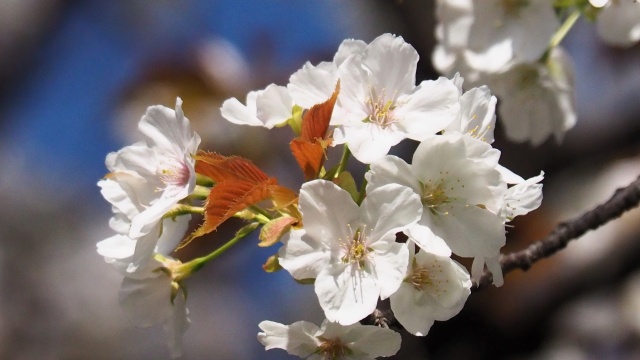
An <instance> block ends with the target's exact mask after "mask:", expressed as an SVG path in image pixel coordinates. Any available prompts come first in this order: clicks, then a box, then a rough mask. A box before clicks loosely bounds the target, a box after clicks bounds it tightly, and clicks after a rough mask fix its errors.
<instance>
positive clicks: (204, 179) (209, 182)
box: [196, 173, 215, 188]
mask: <svg viewBox="0 0 640 360" xmlns="http://www.w3.org/2000/svg"><path fill="white" fill-rule="evenodd" d="M196 184H197V185H202V186H206V187H209V188H210V187H212V186H213V184H215V182H214V181H213V179H211V178H210V177H208V176H205V175H202V174H198V173H196Z"/></svg>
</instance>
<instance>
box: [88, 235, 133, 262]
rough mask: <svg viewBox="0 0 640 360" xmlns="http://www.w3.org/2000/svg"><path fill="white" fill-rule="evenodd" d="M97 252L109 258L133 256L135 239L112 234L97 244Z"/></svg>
mask: <svg viewBox="0 0 640 360" xmlns="http://www.w3.org/2000/svg"><path fill="white" fill-rule="evenodd" d="M97 247H98V254H100V255H102V256H104V257H106V258H110V259H126V258H128V257H130V256H133V253H134V251H135V248H136V241H135V240H133V239H131V238H130V237H128V236H124V235H114V236H112V237H110V238H107V239H104V240H102V241H100V242H98V244H97Z"/></svg>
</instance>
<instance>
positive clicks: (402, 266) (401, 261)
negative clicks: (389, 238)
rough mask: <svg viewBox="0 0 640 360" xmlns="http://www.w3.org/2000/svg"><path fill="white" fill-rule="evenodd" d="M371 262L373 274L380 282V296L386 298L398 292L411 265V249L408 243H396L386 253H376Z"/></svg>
mask: <svg viewBox="0 0 640 360" xmlns="http://www.w3.org/2000/svg"><path fill="white" fill-rule="evenodd" d="M375 250H377V249H375ZM371 262H372V268H373V274H375V276H376V278H377V282H378V283H379V284H380V298H381V299H382V300H384V299H386V298H388V297H389V296H391V294H393V293H394V292H396V290H398V287H400V284H402V280H404V276H405V274H406V272H407V267H408V266H409V249H408V247H407V245H406V244H398V243H394V244H392V245H391V246H390V247H389V248H388V249H387V250H386V251H385V252H384V253H376V256H375V259H372V261H371Z"/></svg>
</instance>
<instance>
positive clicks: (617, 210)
mask: <svg viewBox="0 0 640 360" xmlns="http://www.w3.org/2000/svg"><path fill="white" fill-rule="evenodd" d="M638 204H640V177H639V178H637V179H636V180H635V181H634V182H632V183H631V184H629V185H628V186H627V187H624V188H619V189H617V190H616V191H615V193H614V194H613V196H612V197H611V198H610V199H609V200H607V201H606V202H604V203H603V204H600V205H598V206H596V207H595V208H593V209H592V210H589V211H587V212H586V213H584V214H582V215H580V216H578V217H577V218H575V219H573V220H569V221H565V222H562V223H560V224H559V225H558V226H556V228H555V229H554V230H553V231H552V232H551V234H549V236H547V237H546V238H544V239H542V240H538V241H536V242H534V243H533V244H531V245H529V247H527V248H526V249H524V250H521V251H517V252H513V253H510V254H505V255H503V256H502V257H501V259H500V265H501V266H502V272H503V273H504V274H506V273H508V272H511V271H513V270H515V269H522V270H524V271H527V270H528V269H529V268H530V267H531V265H533V264H534V263H535V262H537V261H538V260H540V259H542V258H546V257H549V256H551V255H553V254H555V253H557V252H558V251H560V250H561V249H563V248H565V247H566V246H567V244H568V243H569V242H570V241H571V240H575V239H577V238H579V237H580V236H582V235H584V234H585V233H587V232H588V231H591V230H595V229H597V228H599V227H600V226H602V225H604V224H606V223H608V222H609V221H611V220H614V219H616V218H618V217H620V216H621V215H622V214H623V213H625V212H626V211H628V210H631V209H633V208H635V207H637V206H638ZM492 280H493V277H492V276H491V274H490V273H488V272H485V273H484V275H483V276H482V278H481V279H480V281H479V282H478V284H477V286H476V287H475V288H474V290H480V289H483V288H485V287H487V286H488V285H490V284H491V282H492Z"/></svg>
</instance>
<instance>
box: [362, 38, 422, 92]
mask: <svg viewBox="0 0 640 360" xmlns="http://www.w3.org/2000/svg"><path fill="white" fill-rule="evenodd" d="M418 58H419V56H418V52H417V51H416V50H415V49H414V48H413V46H411V45H409V44H408V43H406V42H405V41H404V39H403V38H402V37H401V36H397V37H396V36H394V35H391V34H383V35H380V36H378V37H377V38H376V39H374V40H373V41H372V42H371V43H370V44H369V45H368V46H367V47H366V49H365V51H364V54H363V55H362V65H363V67H365V68H366V69H367V70H368V71H369V72H370V74H371V75H370V80H371V83H370V84H371V86H373V87H374V88H376V89H379V90H380V89H388V90H389V91H391V90H393V91H397V92H398V93H399V94H404V93H407V92H409V91H411V90H413V88H414V86H415V83H416V75H415V74H416V66H417V64H418Z"/></svg>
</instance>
